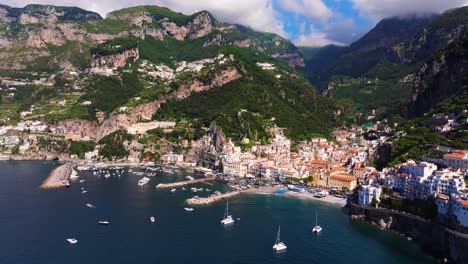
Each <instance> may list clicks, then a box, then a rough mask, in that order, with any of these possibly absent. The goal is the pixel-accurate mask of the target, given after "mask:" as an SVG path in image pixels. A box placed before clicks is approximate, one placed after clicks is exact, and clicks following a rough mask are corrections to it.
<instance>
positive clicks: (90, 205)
mask: <svg viewBox="0 0 468 264" xmlns="http://www.w3.org/2000/svg"><path fill="white" fill-rule="evenodd" d="M86 206H87V207H89V208H96V206H94V205H92V204H90V203H87V204H86Z"/></svg>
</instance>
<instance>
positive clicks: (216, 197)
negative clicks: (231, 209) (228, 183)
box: [185, 191, 241, 205]
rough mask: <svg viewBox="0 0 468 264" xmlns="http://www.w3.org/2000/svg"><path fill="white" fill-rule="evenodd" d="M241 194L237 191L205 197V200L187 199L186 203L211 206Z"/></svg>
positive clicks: (199, 198)
mask: <svg viewBox="0 0 468 264" xmlns="http://www.w3.org/2000/svg"><path fill="white" fill-rule="evenodd" d="M239 194H241V192H240V191H235V192H228V193H225V194H221V195H213V196H210V197H205V198H201V197H193V198H190V199H187V200H186V201H185V202H186V203H187V204H190V205H206V204H211V203H214V202H217V201H221V200H223V199H227V198H231V197H234V196H237V195H239Z"/></svg>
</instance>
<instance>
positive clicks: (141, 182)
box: [138, 177, 150, 186]
mask: <svg viewBox="0 0 468 264" xmlns="http://www.w3.org/2000/svg"><path fill="white" fill-rule="evenodd" d="M149 181H150V178H148V177H143V178H141V180H139V181H138V186H143V185H145V184H147V183H148V182H149Z"/></svg>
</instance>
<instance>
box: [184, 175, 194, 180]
mask: <svg viewBox="0 0 468 264" xmlns="http://www.w3.org/2000/svg"><path fill="white" fill-rule="evenodd" d="M185 179H187V180H189V181H193V180H195V179H194V178H193V177H192V176H187V177H185Z"/></svg>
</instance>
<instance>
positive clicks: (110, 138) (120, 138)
mask: <svg viewBox="0 0 468 264" xmlns="http://www.w3.org/2000/svg"><path fill="white" fill-rule="evenodd" d="M132 139H133V137H132V136H131V135H129V134H127V132H126V131H125V130H119V131H116V132H114V133H112V134H109V135H107V136H105V137H103V138H102V139H101V140H99V142H98V143H99V144H100V145H101V148H100V149H99V155H101V156H103V157H104V158H106V159H108V160H115V159H122V158H126V157H127V156H128V154H129V152H128V150H127V149H126V148H125V146H124V142H125V141H130V140H132Z"/></svg>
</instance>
